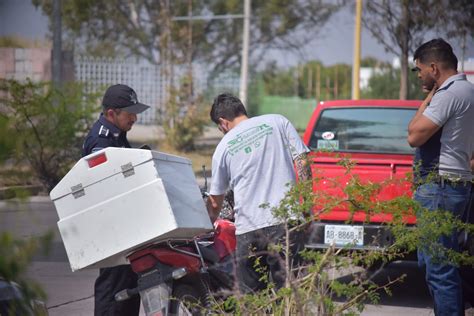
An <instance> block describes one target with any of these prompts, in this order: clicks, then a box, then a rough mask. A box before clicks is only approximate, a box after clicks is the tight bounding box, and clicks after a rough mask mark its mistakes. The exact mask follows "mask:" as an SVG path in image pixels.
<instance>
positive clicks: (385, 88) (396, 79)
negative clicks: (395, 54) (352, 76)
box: [361, 66, 425, 100]
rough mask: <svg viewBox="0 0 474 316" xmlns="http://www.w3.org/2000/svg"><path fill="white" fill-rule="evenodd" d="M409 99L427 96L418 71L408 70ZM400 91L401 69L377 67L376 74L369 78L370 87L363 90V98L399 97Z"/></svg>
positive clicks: (420, 98)
mask: <svg viewBox="0 0 474 316" xmlns="http://www.w3.org/2000/svg"><path fill="white" fill-rule="evenodd" d="M408 75H409V81H408V82H409V89H408V91H409V93H408V96H407V97H408V99H410V100H422V99H424V98H425V95H424V94H423V92H422V90H421V86H420V83H419V80H418V78H417V75H416V73H414V72H411V71H410V72H408ZM399 91H400V69H394V68H393V67H391V66H385V67H382V68H375V74H374V75H373V76H372V77H371V78H370V79H369V84H368V87H367V88H365V89H363V90H362V91H361V95H362V98H363V99H398V98H399Z"/></svg>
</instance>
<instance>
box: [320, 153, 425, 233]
mask: <svg viewBox="0 0 474 316" xmlns="http://www.w3.org/2000/svg"><path fill="white" fill-rule="evenodd" d="M350 159H351V161H352V162H354V163H355V165H354V166H353V167H352V168H351V169H350V171H348V169H347V168H346V167H344V166H342V165H341V164H340V163H339V162H340V161H341V158H340V157H339V158H336V157H334V156H333V155H324V154H317V155H313V156H312V171H313V178H315V182H314V187H313V189H314V192H315V193H316V196H319V197H320V201H316V207H315V209H314V213H315V215H317V216H318V218H319V219H321V220H325V221H346V220H349V219H350V218H351V212H350V211H349V207H348V204H347V203H341V204H339V205H337V206H336V207H334V208H332V210H331V211H329V212H324V213H321V210H322V208H323V205H325V203H326V202H327V200H326V199H327V197H333V198H334V197H336V198H347V194H346V193H345V192H344V188H345V187H346V186H347V184H349V183H350V181H351V180H353V178H354V177H358V180H359V181H360V182H361V183H362V184H367V183H377V184H380V188H379V190H377V191H376V193H375V194H374V195H373V196H372V197H371V200H372V201H374V202H375V201H388V200H392V199H394V198H397V197H401V196H411V183H410V173H411V171H412V158H411V157H409V156H407V157H406V159H400V157H397V158H394V159H391V158H382V159H379V158H370V157H356V156H353V157H352V158H350ZM326 205H327V204H326ZM352 219H353V220H354V221H356V222H364V221H365V222H367V221H369V222H371V223H384V222H390V221H391V220H392V216H391V215H390V214H386V213H379V214H374V215H371V216H370V217H369V218H367V216H366V212H363V211H361V212H355V213H354V216H353V218H352ZM404 221H405V222H406V223H408V224H414V223H415V222H416V219H415V216H406V217H405V218H404Z"/></svg>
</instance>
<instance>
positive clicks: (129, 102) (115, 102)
mask: <svg viewBox="0 0 474 316" xmlns="http://www.w3.org/2000/svg"><path fill="white" fill-rule="evenodd" d="M102 107H103V108H104V109H120V110H123V111H125V112H128V113H133V114H138V113H142V112H143V111H145V110H148V109H149V108H150V106H149V105H145V104H143V103H140V102H138V99H137V94H136V93H135V91H134V90H133V89H132V88H130V87H129V86H126V85H124V84H116V85H113V86H110V87H109V88H108V89H107V91H105V94H104V98H103V99H102Z"/></svg>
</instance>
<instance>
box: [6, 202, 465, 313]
mask: <svg viewBox="0 0 474 316" xmlns="http://www.w3.org/2000/svg"><path fill="white" fill-rule="evenodd" d="M57 220H58V217H57V214H56V211H55V209H54V206H53V204H52V202H51V201H50V200H49V198H47V197H33V198H31V199H30V200H29V201H23V202H21V201H9V202H8V201H0V232H3V231H10V232H12V233H13V234H14V235H15V236H17V237H20V238H24V237H28V236H39V235H41V234H43V233H45V232H47V231H53V232H54V233H55V237H54V239H53V245H52V251H51V252H50V254H49V255H47V256H46V255H42V254H39V255H37V256H35V259H34V262H33V264H32V265H31V267H30V269H29V271H28V275H29V276H30V277H31V278H32V279H35V280H37V281H38V282H39V283H40V284H41V285H42V286H43V288H44V289H45V291H46V293H47V294H48V301H47V306H48V307H49V313H50V315H53V316H54V315H58V316H59V315H92V314H93V297H92V295H93V284H94V280H95V278H96V277H97V275H98V271H97V270H84V271H79V272H74V273H72V272H71V270H70V269H69V264H68V262H67V257H66V254H65V251H64V247H63V246H62V243H61V239H60V236H59V233H58V231H57V228H56V222H57ZM403 273H406V274H407V276H408V277H407V279H406V281H405V282H404V283H402V284H399V285H397V286H395V287H394V288H393V289H392V293H393V295H392V296H388V295H382V296H381V301H380V305H379V306H372V305H368V306H367V307H366V309H365V310H364V312H363V313H362V315H367V316H369V315H370V316H372V315H404V316H409V315H433V312H432V303H431V299H430V297H429V294H428V291H427V289H426V286H425V282H424V279H423V274H422V272H421V271H420V270H419V269H418V267H417V266H416V264H415V263H413V262H395V263H392V264H390V265H389V266H388V267H387V268H385V269H384V270H383V271H382V273H380V275H378V277H377V278H376V280H377V281H378V282H383V281H385V280H387V278H391V279H394V278H396V277H397V276H399V275H401V274H403ZM349 277H350V276H347V277H346V278H349ZM470 312H471V315H474V311H473V309H471V310H470Z"/></svg>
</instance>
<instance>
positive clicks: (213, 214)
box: [207, 194, 224, 223]
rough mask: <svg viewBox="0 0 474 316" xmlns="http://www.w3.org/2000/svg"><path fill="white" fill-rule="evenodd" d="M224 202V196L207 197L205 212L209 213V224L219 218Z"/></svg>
mask: <svg viewBox="0 0 474 316" xmlns="http://www.w3.org/2000/svg"><path fill="white" fill-rule="evenodd" d="M223 202H224V194H221V195H209V197H208V199H207V212H208V213H209V218H210V219H211V222H212V223H214V221H215V220H216V219H217V217H218V216H219V212H220V211H221V209H222V203H223Z"/></svg>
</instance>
